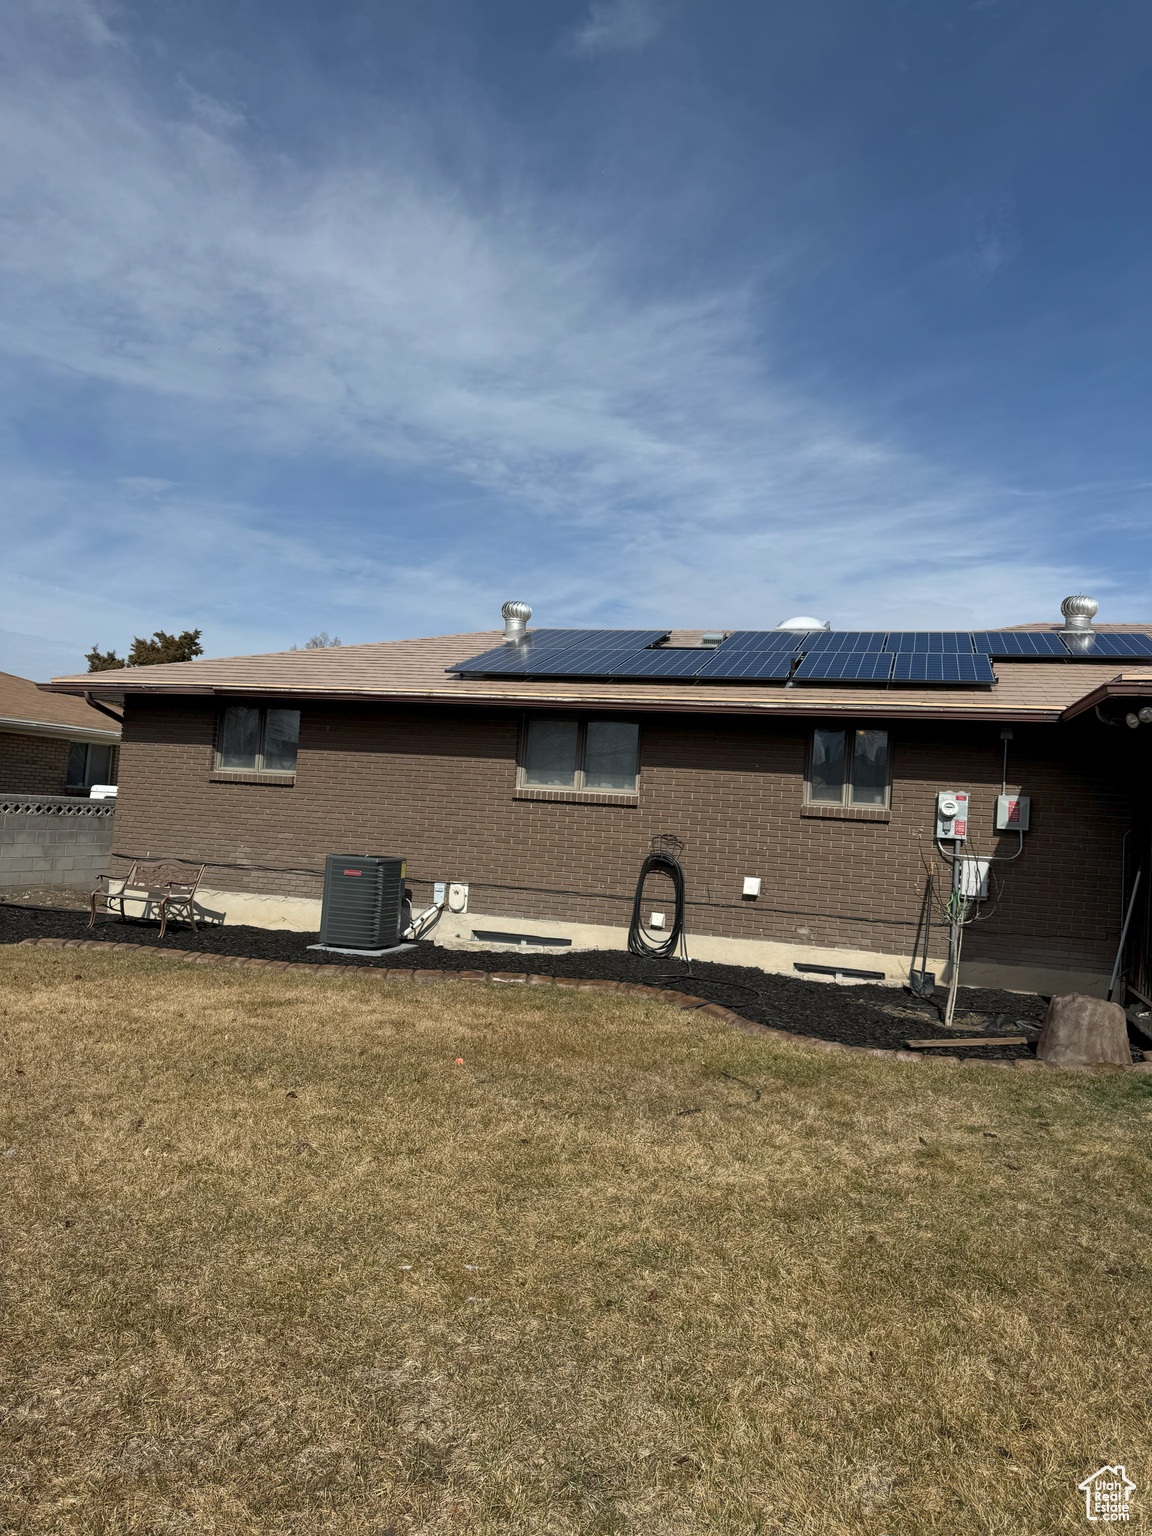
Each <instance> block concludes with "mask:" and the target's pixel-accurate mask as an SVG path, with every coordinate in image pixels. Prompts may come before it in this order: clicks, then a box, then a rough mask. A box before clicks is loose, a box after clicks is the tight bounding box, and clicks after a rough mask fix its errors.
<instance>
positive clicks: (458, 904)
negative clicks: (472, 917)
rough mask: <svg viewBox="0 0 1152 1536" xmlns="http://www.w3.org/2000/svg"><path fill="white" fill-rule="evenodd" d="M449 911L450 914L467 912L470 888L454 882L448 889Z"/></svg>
mask: <svg viewBox="0 0 1152 1536" xmlns="http://www.w3.org/2000/svg"><path fill="white" fill-rule="evenodd" d="M448 910H449V912H467V910H468V887H467V886H466V885H460V884H459V883H458V882H457V881H455V880H454V881H453V882H452V884H451V885H450V886H449V887H448Z"/></svg>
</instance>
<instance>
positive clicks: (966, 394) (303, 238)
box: [0, 0, 1152, 676]
mask: <svg viewBox="0 0 1152 1536" xmlns="http://www.w3.org/2000/svg"><path fill="white" fill-rule="evenodd" d="M2 14H3V20H4V27H3V36H4V45H3V57H2V59H0V71H2V78H0V134H2V137H3V143H2V145H0V203H2V212H0V218H2V221H3V222H2V225H0V267H2V272H0V278H2V281H0V392H2V399H3V427H2V430H0V495H2V497H3V505H4V508H5V519H4V522H5V535H4V543H5V550H6V554H7V557H8V558H7V560H6V562H5V569H4V572H3V576H2V578H0V579H2V582H3V588H2V592H3V600H4V608H3V613H2V614H0V668H4V669H6V670H10V671H17V672H21V673H24V674H25V675H31V676H46V675H48V674H49V673H51V672H56V673H60V672H63V671H69V670H73V669H74V668H75V669H79V668H80V667H82V665H83V663H82V660H81V655H82V652H83V651H84V650H86V649H87V648H88V647H89V646H90V645H91V644H92V643H93V642H98V643H99V644H100V645H101V646H102V647H108V646H115V647H117V648H118V649H120V650H121V651H122V650H123V648H124V647H125V646H126V645H127V644H129V643H130V641H131V638H132V636H133V635H134V634H145V633H149V632H151V631H152V630H153V629H156V628H158V627H163V628H166V629H170V630H173V629H175V630H178V629H183V628H185V627H200V628H201V629H203V631H204V636H205V644H206V648H207V650H208V653H209V654H212V655H227V654H235V653H241V652H250V651H259V650H274V649H282V648H286V647H287V646H288V645H290V644H291V643H292V642H293V641H295V642H298V643H302V642H303V641H304V640H305V639H307V637H308V636H309V635H310V634H312V633H314V632H315V631H317V630H319V629H326V630H328V631H329V632H330V633H335V634H339V635H340V636H341V638H342V639H343V640H344V641H345V642H358V641H366V640H378V639H391V638H397V637H400V636H404V635H413V634H438V633H446V632H450V631H457V630H470V629H474V628H483V627H490V626H494V625H495V624H497V623H498V622H499V620H498V614H499V606H500V603H501V601H502V600H503V599H504V598H506V597H513V596H516V597H525V598H527V599H528V600H529V601H530V602H531V603H532V604H533V606H534V608H535V611H536V620H537V622H539V623H542V624H546V625H560V626H568V625H584V624H586V625H599V624H610V625H613V626H618V625H633V624H634V625H638V626H640V625H643V626H647V625H652V624H669V625H677V626H693V625H699V626H721V625H722V626H741V627H759V628H767V627H771V626H772V625H774V624H775V623H777V622H778V621H779V620H780V619H782V618H784V617H786V616H788V615H790V614H793V613H798V612H803V613H814V614H816V615H817V616H818V617H821V618H828V619H830V620H831V621H832V623H833V625H834V626H835V627H837V628H842V627H843V628H847V627H876V628H879V627H885V626H887V625H889V624H891V625H893V626H897V625H898V626H900V627H915V626H921V627H967V626H969V625H979V626H989V625H998V624H1008V623H1016V622H1022V621H1024V620H1028V619H1035V618H1050V617H1055V616H1056V613H1057V608H1058V604H1059V601H1060V599H1061V598H1062V597H1063V596H1064V595H1065V594H1066V593H1068V592H1071V591H1075V590H1080V589H1085V590H1088V591H1090V592H1092V593H1093V595H1095V596H1096V597H1097V598H1098V599H1099V600H1100V603H1101V615H1100V616H1101V618H1102V619H1105V618H1111V619H1128V620H1138V619H1144V618H1149V617H1152V613H1150V603H1149V599H1148V595H1147V594H1148V587H1149V570H1150V566H1152V549H1150V542H1152V536H1150V529H1152V518H1150V517H1149V510H1150V496H1152V448H1150V441H1152V438H1150V434H1149V429H1148V418H1149V396H1150V388H1149V384H1150V381H1149V367H1150V364H1149V357H1150V352H1149V334H1148V333H1149V323H1148V322H1149V308H1150V304H1152V299H1150V296H1149V295H1150V288H1149V280H1148V277H1149V274H1148V265H1149V254H1148V253H1149V249H1150V235H1152V203H1150V200H1149V185H1148V183H1149V176H1148V150H1149V142H1150V135H1149V130H1150V127H1152V123H1150V118H1152V107H1150V102H1152V92H1150V90H1149V85H1150V81H1149V59H1150V58H1152V52H1150V46H1149V45H1150V44H1152V9H1150V8H1149V7H1148V6H1147V4H1145V3H1143V0H1082V3H1072V0H969V3H961V0H787V3H785V0H759V3H756V4H752V3H746V0H739V3H738V0H708V3H707V4H705V3H703V0H591V3H589V0H570V3H569V0H563V3H561V0H531V3H529V0H484V3H483V4H481V3H478V0H468V3H465V0H422V3H420V4H416V3H414V0H404V3H398V0H396V3H392V0H377V3H375V4H361V3H352V0H326V3H325V4H323V5H320V4H317V3H314V0H313V3H308V4H305V3H302V0H277V3H276V4H272V3H270V0H259V3H257V0H227V3H222V0H219V3H218V0H195V4H193V3H190V0H154V3H140V0H120V3H117V4H113V3H107V4H104V3H97V0H13V3H7V4H5V5H4V6H3V12H2Z"/></svg>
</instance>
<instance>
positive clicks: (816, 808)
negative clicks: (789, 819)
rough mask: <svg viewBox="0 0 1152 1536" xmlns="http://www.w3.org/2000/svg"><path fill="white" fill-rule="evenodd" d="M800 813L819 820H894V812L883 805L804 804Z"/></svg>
mask: <svg viewBox="0 0 1152 1536" xmlns="http://www.w3.org/2000/svg"><path fill="white" fill-rule="evenodd" d="M800 814H801V816H809V817H812V818H814V819H816V820H819V821H891V820H892V812H891V811H890V810H886V809H885V808H884V807H883V806H882V805H802V806H801V807H800Z"/></svg>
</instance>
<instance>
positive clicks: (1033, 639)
mask: <svg viewBox="0 0 1152 1536" xmlns="http://www.w3.org/2000/svg"><path fill="white" fill-rule="evenodd" d="M972 645H973V648H974V649H975V650H977V651H983V652H984V654H985V655H986V656H1032V657H1035V658H1037V659H1038V660H1043V659H1044V658H1045V657H1050V658H1051V659H1052V660H1054V661H1067V659H1068V652H1067V651H1066V650H1065V649H1064V647H1063V646H1062V645H1061V644H1060V641H1059V639H1058V637H1057V636H1056V635H1054V634H1052V633H1051V631H1049V630H1043V629H981V630H976V631H975V632H974V633H973V635H972Z"/></svg>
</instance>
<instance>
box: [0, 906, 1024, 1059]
mask: <svg viewBox="0 0 1152 1536" xmlns="http://www.w3.org/2000/svg"><path fill="white" fill-rule="evenodd" d="M87 921H88V919H87V914H86V913H80V912H69V911H65V910H62V909H61V910H56V911H37V910H35V909H33V908H30V907H22V906H13V905H4V904H0V943H2V944H18V943H20V942H21V941H22V940H24V939H38V938H55V939H85V938H91V939H102V940H105V941H109V940H114V941H119V942H126V943H139V944H146V945H151V946H155V945H160V946H161V947H163V948H165V949H169V948H171V949H182V950H194V951H197V950H198V951H202V952H204V953H207V954H216V955H243V956H249V957H251V958H253V959H259V960H286V961H290V962H296V963H304V964H316V965H325V964H331V963H333V962H339V963H340V964H341V965H365V966H372V967H377V968H385V969H392V968H399V969H404V970H410V969H416V970H425V971H435V970H446V971H455V970H460V969H463V968H468V969H473V968H475V969H477V970H490V971H506V970H521V969H523V970H527V971H532V972H535V973H537V974H540V975H551V976H563V977H571V978H574V979H575V978H578V979H587V980H593V979H594V980H602V981H626V982H633V983H637V982H638V983H642V984H644V985H647V986H656V987H664V988H672V989H675V990H678V991H682V992H690V993H692V994H693V995H695V996H697V997H706V998H707V999H708V1001H709V1002H715V1003H718V1004H720V1005H721V1006H723V1007H725V1008H731V1009H733V1010H734V1011H735V1012H737V1013H739V1014H741V1015H743V1017H744V1018H746V1019H751V1020H752V1021H753V1022H755V1023H757V1024H767V1025H769V1026H770V1027H771V1028H773V1029H781V1030H787V1031H788V1032H789V1033H791V1034H797V1035H808V1036H811V1037H812V1038H814V1039H817V1040H836V1041H839V1042H840V1043H841V1044H842V1045H859V1046H873V1047H880V1048H882V1049H885V1050H902V1049H904V1048H905V1042H906V1041H907V1040H909V1039H921V1040H927V1039H932V1038H936V1037H938V1038H939V1039H940V1041H941V1043H942V1044H946V1043H947V1042H948V1041H949V1040H950V1039H955V1038H957V1037H958V1036H960V1037H968V1036H972V1037H975V1036H978V1035H982V1034H989V1035H1010V1034H1019V1033H1022V1031H1021V1030H1020V1029H1019V1028H1018V1027H1017V1021H1025V1022H1027V1023H1029V1024H1031V1025H1032V1026H1033V1028H1035V1027H1037V1026H1038V1025H1039V1024H1040V1021H1041V1019H1042V1018H1043V1015H1044V1010H1045V1007H1046V1006H1047V1001H1048V1000H1047V998H1043V997H1040V996H1037V995H1036V994H1034V993H1024V992H1001V991H996V990H993V989H989V988H979V987H961V989H960V994H959V1002H958V1011H957V1019H956V1022H957V1024H959V1025H961V1026H962V1029H960V1030H952V1031H951V1032H950V1031H948V1030H945V1029H943V1028H941V1027H940V1022H939V1020H940V1017H941V1014H942V1012H943V1008H944V993H943V992H942V991H938V992H937V993H936V994H935V997H934V998H933V999H931V1000H928V999H922V998H917V997H913V996H912V995H911V994H910V993H908V992H907V991H905V990H904V989H903V988H902V987H883V986H877V985H875V984H873V983H870V984H867V985H862V986H848V985H845V984H843V983H834V982H822V981H805V980H801V979H800V978H799V977H795V978H794V977H791V976H775V975H771V974H769V973H768V972H766V971H761V970H757V969H756V968H755V967H754V966H742V965H717V964H713V963H709V962H705V961H699V960H694V961H693V962H692V964H691V969H690V970H689V969H687V968H685V966H684V964H683V963H682V962H681V961H675V960H640V959H637V958H636V957H635V956H634V955H630V954H628V953H627V952H626V951H624V950H617V949H596V950H581V951H579V952H578V953H571V952H569V953H566V954H535V953H533V954H528V955H524V956H522V957H521V956H517V955H516V954H515V953H509V951H507V950H480V949H468V950H459V949H444V948H442V947H441V946H439V945H437V944H433V943H431V942H430V941H424V942H421V943H419V944H417V945H415V946H414V947H410V948H407V949H404V950H401V951H398V952H397V953H396V954H395V955H384V956H381V957H380V958H379V959H364V960H361V959H359V958H354V957H353V956H351V955H328V954H325V953H324V952H322V951H317V950H309V948H308V945H309V944H315V943H316V942H317V935H316V934H314V933H296V932H292V931H289V930H286V929H281V928H247V927H243V926H240V925H236V926H231V925H227V926H224V927H219V928H201V930H200V932H199V933H196V934H194V933H192V931H191V929H190V928H188V927H187V925H185V924H174V925H172V926H171V927H170V928H169V930H168V932H167V934H166V935H165V937H164V939H163V940H161V939H160V938H159V924H158V923H150V922H131V921H130V922H124V921H122V920H121V919H120V918H118V917H101V918H98V919H97V922H96V926H95V927H94V928H93V929H91V930H89V929H88V927H87ZM973 1049H974V1048H973V1047H967V1048H963V1049H962V1051H961V1052H957V1051H956V1050H951V1051H941V1052H938V1053H937V1054H943V1055H951V1056H956V1055H958V1054H967V1053H968V1052H970V1051H971V1050H973ZM975 1049H977V1050H978V1051H979V1055H980V1058H981V1059H986V1060H1006V1059H1011V1058H1014V1057H1018V1056H1020V1057H1027V1056H1032V1055H1033V1054H1034V1051H1033V1049H1032V1048H1031V1047H1030V1046H1026V1045H1024V1046H981V1047H976V1048H975Z"/></svg>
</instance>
